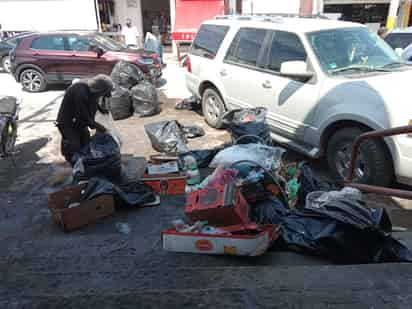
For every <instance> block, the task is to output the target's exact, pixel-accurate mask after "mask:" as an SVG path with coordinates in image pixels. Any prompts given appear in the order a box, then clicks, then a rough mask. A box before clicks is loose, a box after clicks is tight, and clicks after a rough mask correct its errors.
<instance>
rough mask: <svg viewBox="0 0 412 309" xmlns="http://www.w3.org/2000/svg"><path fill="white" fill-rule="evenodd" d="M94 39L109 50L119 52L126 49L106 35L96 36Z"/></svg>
mask: <svg viewBox="0 0 412 309" xmlns="http://www.w3.org/2000/svg"><path fill="white" fill-rule="evenodd" d="M93 38H94V40H95V41H96V42H97V43H99V44H100V45H102V46H103V47H104V48H105V49H107V50H112V51H119V50H122V49H125V48H126V47H125V46H124V45H122V44H121V43H120V42H117V41H115V40H112V39H110V38H108V37H106V36H104V35H96V36H94V37H93Z"/></svg>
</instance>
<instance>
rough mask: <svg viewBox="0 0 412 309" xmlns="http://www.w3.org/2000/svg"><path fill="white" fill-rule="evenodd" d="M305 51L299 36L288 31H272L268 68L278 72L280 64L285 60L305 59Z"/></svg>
mask: <svg viewBox="0 0 412 309" xmlns="http://www.w3.org/2000/svg"><path fill="white" fill-rule="evenodd" d="M306 57H307V56H306V51H305V47H304V46H303V44H302V42H301V40H300V39H299V37H298V36H297V35H296V34H294V33H290V32H285V31H273V39H272V43H271V44H270V50H269V63H268V69H269V70H272V71H275V72H280V66H281V64H282V63H283V62H286V61H305V62H306Z"/></svg>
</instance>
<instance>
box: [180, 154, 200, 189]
mask: <svg viewBox="0 0 412 309" xmlns="http://www.w3.org/2000/svg"><path fill="white" fill-rule="evenodd" d="M183 162H184V171H185V173H186V176H187V180H186V183H187V185H188V186H193V185H197V184H199V183H200V172H199V169H198V168H197V162H196V159H195V158H194V157H193V156H190V155H187V156H185V157H184V158H183Z"/></svg>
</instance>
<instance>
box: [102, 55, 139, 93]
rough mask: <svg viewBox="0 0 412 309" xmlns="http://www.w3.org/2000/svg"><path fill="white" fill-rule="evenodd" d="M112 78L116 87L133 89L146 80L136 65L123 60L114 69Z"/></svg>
mask: <svg viewBox="0 0 412 309" xmlns="http://www.w3.org/2000/svg"><path fill="white" fill-rule="evenodd" d="M110 78H111V79H112V81H113V82H114V83H115V84H116V85H118V86H120V87H123V88H126V89H131V88H132V87H133V86H135V85H137V84H138V83H139V82H140V81H142V80H143V79H144V75H143V72H142V71H141V70H140V69H139V68H138V67H137V66H136V65H134V64H131V63H129V62H127V61H123V60H122V61H119V62H118V63H116V65H115V66H114V67H113V70H112V73H111V74H110Z"/></svg>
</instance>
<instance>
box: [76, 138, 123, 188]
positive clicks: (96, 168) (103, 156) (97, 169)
mask: <svg viewBox="0 0 412 309" xmlns="http://www.w3.org/2000/svg"><path fill="white" fill-rule="evenodd" d="M73 160H74V162H75V165H74V167H73V177H74V179H75V180H77V181H79V180H87V179H90V178H93V177H100V178H105V179H107V180H110V181H114V182H119V181H120V180H121V174H122V164H121V155H120V147H119V145H118V144H117V143H116V141H115V139H114V138H113V137H112V136H111V135H110V134H107V133H100V132H97V133H96V134H95V135H93V136H92V137H91V139H90V143H89V145H87V146H85V147H84V148H83V149H82V150H81V151H80V152H78V153H76V154H75V155H74V156H73Z"/></svg>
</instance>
